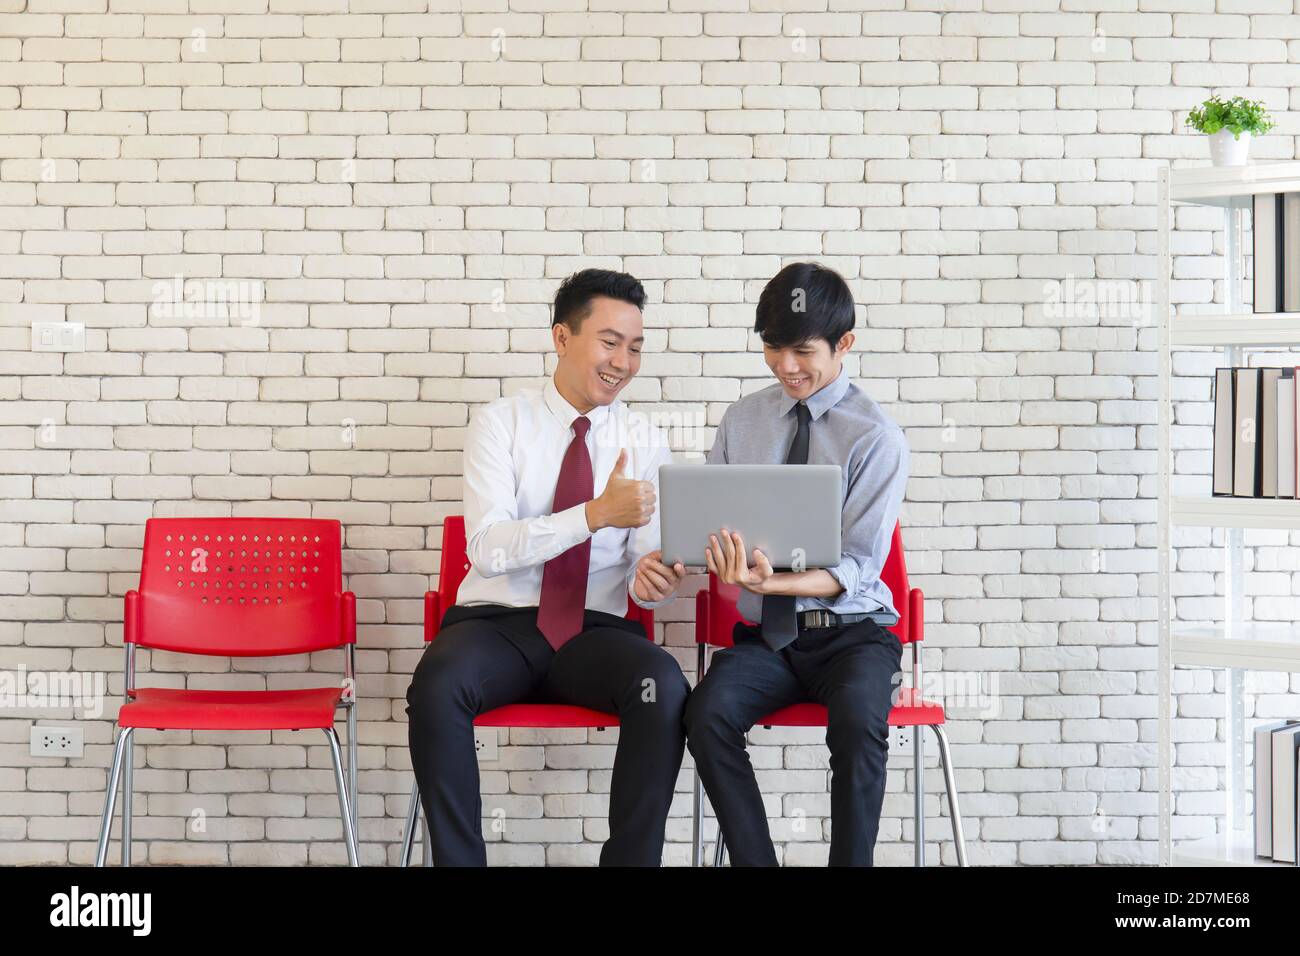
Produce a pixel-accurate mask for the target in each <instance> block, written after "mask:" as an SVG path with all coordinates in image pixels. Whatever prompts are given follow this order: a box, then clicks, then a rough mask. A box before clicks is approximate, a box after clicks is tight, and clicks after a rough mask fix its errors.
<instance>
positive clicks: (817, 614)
mask: <svg viewBox="0 0 1300 956" xmlns="http://www.w3.org/2000/svg"><path fill="white" fill-rule="evenodd" d="M878 617H879V612H877V613H876V614H836V613H835V612H834V611H800V612H799V626H800V627H844V626H845V625H848V624H857V623H858V622H859V621H865V620H867V619H868V618H871V619H873V620H874V619H877V618H878Z"/></svg>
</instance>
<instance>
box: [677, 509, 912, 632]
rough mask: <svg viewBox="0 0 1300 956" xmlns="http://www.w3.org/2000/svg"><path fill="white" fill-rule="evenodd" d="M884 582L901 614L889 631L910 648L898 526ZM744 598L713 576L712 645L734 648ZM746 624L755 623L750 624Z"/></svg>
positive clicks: (709, 626) (736, 588)
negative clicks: (738, 601)
mask: <svg viewBox="0 0 1300 956" xmlns="http://www.w3.org/2000/svg"><path fill="white" fill-rule="evenodd" d="M880 580H882V581H884V582H885V584H886V585H887V586H888V587H889V592H890V594H892V595H893V598H894V609H895V610H896V611H898V623H896V624H894V625H893V626H892V627H890V628H889V630H891V631H893V632H894V634H895V635H897V637H898V640H899V642H900V643H903V644H907V643H909V642H910V641H911V640H912V630H911V627H910V624H911V620H910V616H911V601H910V600H909V599H908V592H909V591H910V590H911V589H910V587H909V586H908V583H907V563H906V559H905V557H904V555H903V531H902V529H901V528H900V527H899V526H898V524H897V523H895V524H894V537H893V540H892V541H891V542H890V545H889V557H887V558H886V559H885V566H884V567H883V568H881V570H880ZM739 598H740V587H739V586H738V585H735V584H723V583H722V582H721V581H719V580H718V578H717V576H716V575H714V574H712V573H710V574H709V603H708V605H707V608H708V610H707V613H708V615H709V621H708V623H707V633H708V635H709V643H710V644H716V645H719V646H722V647H727V646H730V644H731V631H732V629H733V628H734V627H735V626H736V623H737V622H738V621H744V620H745V619H744V618H743V617H741V616H740V611H739V609H738V608H737V606H736V602H737V600H738V599H739ZM703 607H705V605H704V604H703V602H700V601H698V600H697V602H696V611H697V613H698V612H699V611H700V609H701V608H703ZM746 623H753V622H752V621H747V622H746Z"/></svg>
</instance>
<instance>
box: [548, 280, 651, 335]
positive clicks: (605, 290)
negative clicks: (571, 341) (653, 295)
mask: <svg viewBox="0 0 1300 956" xmlns="http://www.w3.org/2000/svg"><path fill="white" fill-rule="evenodd" d="M600 295H603V296H606V297H607V298H610V299H618V300H619V301H620V302H627V303H630V304H631V305H634V306H636V307H637V308H638V309H641V308H644V307H645V289H644V288H642V286H641V283H640V282H639V281H638V280H637V279H636V278H635V277H633V276H630V275H628V274H627V273H626V272H613V271H611V270H609V269H583V270H582V271H581V272H575V273H574V274H573V275H571V276H569V277H568V278H567V279H565V280H564V281H563V282H562V283H560V288H559V289H558V290H556V293H555V306H554V308H553V310H552V312H551V326H552V327H554V326H556V325H559V324H560V323H561V322H563V323H564V324H565V325H567V326H568V327H569V328H570V329H572V330H573V331H574V332H575V333H576V332H577V331H578V330H579V328H580V327H581V325H582V320H583V319H585V318H586V317H587V316H588V315H590V314H591V300H592V299H594V298H596V297H597V296H600Z"/></svg>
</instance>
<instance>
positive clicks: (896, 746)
mask: <svg viewBox="0 0 1300 956" xmlns="http://www.w3.org/2000/svg"><path fill="white" fill-rule="evenodd" d="M913 733H923V734H925V736H924V737H923V738H922V740H923V741H924V745H925V755H926V757H934V758H936V759H937V758H938V756H939V741H938V739H937V738H936V737H935V736H934V734H933V733H930V732H928V731H926V729H925V728H924V727H890V728H889V753H890V755H891V756H892V755H894V754H899V755H900V756H903V757H909V758H910V757H911V756H912V734H913Z"/></svg>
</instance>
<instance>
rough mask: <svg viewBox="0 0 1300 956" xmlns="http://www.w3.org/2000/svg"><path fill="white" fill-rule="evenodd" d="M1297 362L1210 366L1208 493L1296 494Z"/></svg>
mask: <svg viewBox="0 0 1300 956" xmlns="http://www.w3.org/2000/svg"><path fill="white" fill-rule="evenodd" d="M1297 371H1300V368H1298V367H1297V366H1281V367H1276V368H1275V367H1259V368H1219V369H1215V372H1214V385H1213V388H1214V393H1213V396H1212V397H1213V401H1214V447H1213V451H1212V460H1213V466H1212V467H1213V473H1212V476H1211V488H1212V494H1213V495H1216V496H1220V497H1237V498H1289V499H1292V500H1294V499H1296V498H1297V497H1300V458H1298V457H1297V456H1300V438H1297V427H1300V389H1297V387H1296V383H1297Z"/></svg>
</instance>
